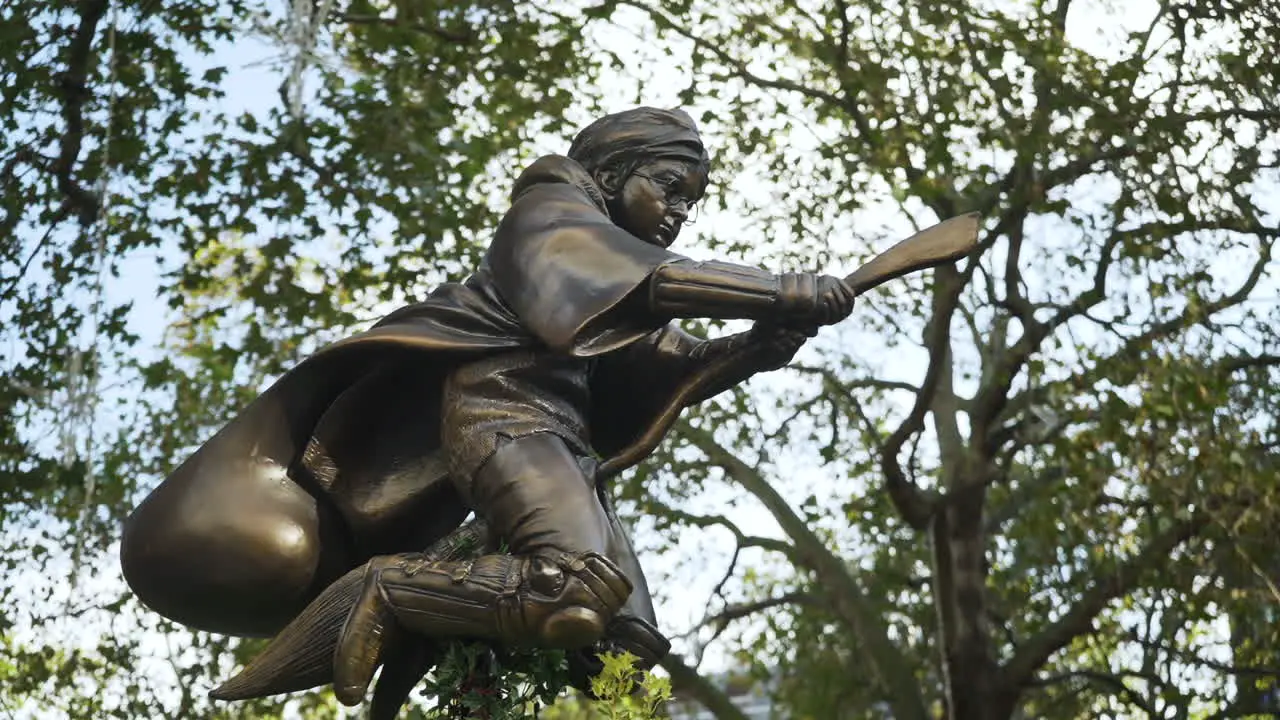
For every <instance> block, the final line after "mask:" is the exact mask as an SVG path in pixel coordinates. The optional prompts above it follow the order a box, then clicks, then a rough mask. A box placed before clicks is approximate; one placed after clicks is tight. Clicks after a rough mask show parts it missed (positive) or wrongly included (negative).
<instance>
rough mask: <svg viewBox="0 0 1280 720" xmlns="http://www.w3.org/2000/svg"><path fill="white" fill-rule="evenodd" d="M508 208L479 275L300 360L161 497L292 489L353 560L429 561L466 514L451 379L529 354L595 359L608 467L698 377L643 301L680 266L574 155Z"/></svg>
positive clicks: (593, 419) (680, 336) (600, 438)
mask: <svg viewBox="0 0 1280 720" xmlns="http://www.w3.org/2000/svg"><path fill="white" fill-rule="evenodd" d="M512 197H513V202H512V207H511V209H510V210H509V211H508V213H507V214H506V216H505V217H504V218H503V220H502V222H501V224H500V226H499V227H498V229H497V232H496V234H495V237H494V239H493V242H492V244H491V246H490V248H489V250H488V253H487V255H486V257H485V260H484V262H483V263H482V265H481V267H480V268H479V269H478V270H477V272H476V273H475V274H474V275H472V276H471V277H470V278H468V279H467V280H466V281H465V282H462V283H451V284H447V285H444V286H442V287H440V288H438V289H437V290H436V291H435V292H433V293H431V295H430V296H428V297H427V298H426V299H425V300H423V301H422V302H419V303H416V304H413V305H409V306H407V307H404V308H401V309H400V310H397V311H395V312H393V313H391V314H390V315H388V316H387V317H386V318H384V319H383V320H381V321H380V322H379V323H377V325H375V326H374V327H373V328H372V329H370V330H369V331H367V332H363V333H360V334H358V335H355V336H354V337H350V338H347V339H345V340H341V341H339V342H336V343H334V344H332V345H330V346H328V347H326V348H324V349H322V350H321V351H319V352H317V353H316V354H315V355H313V356H311V357H309V358H308V359H306V360H305V361H303V362H302V363H300V364H299V365H298V366H297V367H295V368H294V369H293V370H291V371H289V372H288V373H286V374H285V375H284V376H282V377H281V378H280V379H279V380H278V381H277V382H276V383H275V384H273V385H272V386H271V387H270V388H269V389H267V390H266V391H265V392H264V393H263V394H262V395H260V396H259V397H258V398H257V399H256V400H255V401H254V402H253V403H251V404H250V405H249V406H248V407H247V408H245V410H244V411H243V412H242V413H240V415H239V416H238V417H236V418H235V419H234V420H233V421H232V422H231V423H229V424H228V425H227V426H226V427H224V428H223V429H222V430H221V431H219V432H218V433H217V434H216V435H215V436H214V437H213V438H212V439H210V440H209V441H208V442H207V443H205V444H204V445H203V446H202V447H201V448H200V449H199V450H198V451H197V452H196V453H195V454H193V455H192V456H191V457H190V458H189V459H188V460H187V461H186V462H184V463H183V464H182V465H181V466H179V467H178V468H177V469H176V470H175V471H174V472H173V474H172V475H171V476H170V477H169V479H168V480H167V481H166V482H165V483H164V484H163V485H162V486H161V487H159V488H157V490H156V492H155V494H154V495H153V497H154V496H155V495H162V494H164V493H166V492H167V491H168V489H167V488H168V487H169V486H174V487H175V488H176V487H177V486H181V485H183V484H185V482H184V478H185V479H186V480H190V479H191V478H193V477H194V476H196V475H205V474H213V475H217V476H222V477H232V476H236V475H237V474H243V473H259V474H265V475H266V477H264V478H263V479H269V478H275V479H277V480H278V481H280V482H288V481H289V479H292V480H293V481H295V482H297V483H299V484H301V485H302V486H303V487H305V488H307V489H308V491H310V492H311V493H312V494H313V495H315V496H316V497H317V498H321V499H322V500H321V501H322V502H326V503H329V504H331V505H332V507H334V508H335V509H336V510H337V512H338V514H339V515H340V516H341V518H342V520H343V522H344V523H345V526H346V527H345V528H344V529H343V530H344V532H343V534H345V535H346V536H347V537H348V538H349V540H350V542H351V549H352V550H353V551H354V553H353V556H352V558H351V559H352V560H353V561H354V562H357V563H358V562H362V561H363V560H364V559H366V558H367V557H370V556H372V555H376V554H384V553H392V552H403V551H413V550H419V549H424V548H426V547H427V546H428V545H430V544H431V543H432V542H434V541H435V540H437V539H439V538H440V537H443V536H444V535H445V534H447V533H448V532H450V531H451V530H453V529H454V528H456V527H457V526H458V525H459V524H460V523H461V522H462V521H463V520H464V519H465V518H466V516H467V514H468V513H469V512H470V509H469V508H468V507H466V505H465V504H464V503H463V501H462V500H461V498H460V497H459V495H458V493H457V491H456V490H455V489H454V486H453V483H452V482H450V479H449V476H448V462H447V460H446V458H445V457H444V455H445V454H444V453H443V452H442V451H441V445H440V437H441V428H440V416H441V401H442V398H441V390H442V386H443V382H444V379H445V378H446V377H447V375H448V373H450V372H451V371H452V370H453V369H454V368H456V367H458V366H459V364H460V363H464V362H468V361H471V360H476V359H479V358H483V357H486V356H493V355H496V354H500V353H505V352H511V351H515V350H520V349H529V348H542V349H549V350H551V351H554V352H556V353H564V354H566V355H569V356H574V357H581V358H595V361H594V362H593V363H592V365H593V371H592V374H591V376H590V388H589V390H590V393H591V403H592V410H591V413H590V424H591V433H590V435H591V443H592V446H593V448H594V450H595V451H596V452H597V453H598V454H599V455H601V456H606V457H607V456H608V455H610V454H611V453H612V452H614V451H616V450H617V449H620V448H621V447H623V446H624V445H625V444H627V443H628V442H630V441H631V440H632V439H633V438H634V437H635V436H636V435H637V434H638V433H639V432H641V431H643V429H644V428H645V427H646V426H647V424H648V421H649V420H650V419H651V417H652V414H653V413H654V412H656V410H657V409H658V408H659V407H661V404H662V402H663V401H664V400H665V398H666V397H668V396H669V394H670V392H671V391H672V389H673V388H674V387H675V385H676V384H677V383H678V382H679V380H680V379H682V377H683V376H684V375H685V374H687V372H688V371H690V370H691V369H692V368H689V367H687V366H688V365H689V362H688V357H687V356H688V354H689V351H690V350H691V349H692V348H693V347H695V346H696V345H697V344H698V342H699V341H697V340H696V339H694V338H692V337H691V336H689V335H688V334H686V333H684V332H683V331H681V330H679V329H678V328H677V327H675V326H674V325H668V321H667V320H666V319H664V318H656V317H653V316H652V315H651V314H650V313H648V312H647V298H645V297H643V296H640V294H641V293H644V292H646V287H647V282H646V281H647V279H648V277H649V275H650V274H651V273H652V272H653V270H654V269H655V268H657V267H658V266H659V265H662V264H664V263H667V262H672V261H680V260H684V258H682V257H681V256H679V255H676V254H674V253H671V252H669V251H667V250H665V249H663V248H660V247H658V246H655V245H651V244H648V243H645V242H643V241H641V240H639V239H638V238H636V237H634V236H632V235H631V234H629V233H627V232H626V231H624V230H622V229H621V228H619V227H618V226H616V225H614V224H613V223H612V221H611V220H610V218H609V216H608V214H607V211H606V209H605V205H604V202H603V200H602V198H601V196H600V192H599V190H598V188H596V186H595V185H594V183H593V182H592V181H591V179H590V177H589V176H588V175H587V174H586V172H585V171H584V170H583V169H582V168H581V167H580V166H579V165H578V164H577V163H575V162H573V161H572V160H569V159H568V158H564V157H560V156H547V157H544V158H541V159H540V160H538V161H537V162H535V163H534V164H533V165H532V166H531V167H530V168H529V169H528V170H526V171H525V172H524V174H523V175H522V176H521V177H520V179H519V180H518V181H517V184H516V189H515V191H514V192H513V193H512ZM286 475H287V478H286ZM218 480H219V478H217V477H214V478H209V477H203V478H200V482H201V484H203V483H205V482H209V481H214V482H217V481H218Z"/></svg>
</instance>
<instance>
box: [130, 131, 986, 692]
mask: <svg viewBox="0 0 1280 720" xmlns="http://www.w3.org/2000/svg"><path fill="white" fill-rule="evenodd" d="M709 170H710V159H709V156H708V154H707V151H706V149H705V147H704V145H703V142H702V139H701V136H700V135H699V133H698V131H697V128H696V126H695V124H694V122H693V120H692V119H691V118H690V117H689V116H688V115H687V114H685V113H684V112H682V111H679V110H660V109H655V108H637V109H634V110H628V111H626V112H622V113H617V114H614V115H610V116H607V117H605V118H602V119H600V120H598V121H596V122H595V123H593V124H592V125H590V126H588V127H587V128H585V129H584V130H583V131H582V132H581V133H579V135H578V136H577V137H576V138H575V139H574V141H573V144H572V146H571V147H570V149H569V151H568V154H567V155H566V156H559V155H552V156H546V157H543V158H540V159H538V160H537V161H536V162H534V163H533V164H532V165H530V166H529V167H528V168H527V169H525V170H524V172H523V173H522V174H521V175H520V176H519V178H518V179H517V180H516V181H515V184H514V189H513V190H512V193H511V206H510V209H509V210H508V211H507V212H506V214H505V216H504V217H503V219H502V221H501V223H500V224H499V226H498V228H497V230H496V232H495V234H494V236H493V239H492V242H491V244H490V246H489V249H488V251H487V253H486V255H485V257H484V259H483V261H482V262H481V264H480V265H479V267H477V268H476V269H475V272H474V273H473V274H472V275H471V277H469V278H468V279H467V280H465V281H464V282H461V283H456V284H447V285H444V286H441V287H439V288H438V289H436V290H435V291H434V292H432V293H431V294H430V295H429V296H428V297H426V298H425V299H423V300H422V301H421V302H418V303H415V304H413V305H410V306H407V307H404V308H401V309H400V310H397V311H395V312H393V313H391V314H390V315H388V316H387V317H385V318H383V319H382V320H381V321H379V322H378V323H377V324H376V325H375V326H374V327H373V328H371V329H370V330H368V331H366V332H363V333H361V334H359V335H356V336H354V337H350V338H348V339H345V340H342V341H340V342H337V343H335V344H333V345H331V346H329V347H327V348H325V349H323V350H321V351H320V352H318V353H316V354H315V355H314V356H312V357H310V358H308V359H307V360H305V361H304V362H302V363H301V364H299V365H298V366H297V367H296V368H295V369H293V370H292V371H290V372H289V373H287V374H286V375H284V376H283V377H282V378H281V379H280V380H279V381H278V382H276V383H275V384H274V385H273V386H272V387H270V388H269V389H268V390H267V391H266V392H264V393H263V394H262V395H261V396H260V397H258V398H257V399H256V400H255V401H254V402H253V403H252V404H250V405H249V406H248V407H247V408H245V409H244V411H243V412H242V413H241V414H240V415H239V416H237V417H236V419H235V420H233V421H232V422H231V423H230V424H228V425H227V426H226V427H225V428H223V429H222V430H221V431H219V432H218V433H217V434H216V435H215V436H214V437H213V438H211V439H210V440H209V441H208V442H207V443H205V444H204V445H203V446H202V447H201V448H200V449H199V450H198V451H196V453H195V454H194V455H192V456H191V457H190V458H189V459H188V460H187V461H186V462H184V463H183V464H182V465H181V466H179V467H178V468H177V469H176V470H175V471H174V472H173V473H172V474H171V475H170V476H169V477H168V478H167V479H166V480H165V481H164V482H163V483H161V485H160V486H159V487H157V488H156V490H155V491H154V492H153V493H152V494H151V495H150V496H149V497H148V498H147V499H146V500H145V501H144V502H143V503H142V504H141V505H140V506H139V507H138V508H137V509H136V510H135V512H134V513H133V515H132V516H131V517H130V518H129V520H128V522H127V524H126V527H125V529H124V538H123V543H122V546H121V553H122V564H123V567H124V572H125V577H126V578H127V580H128V582H129V584H130V586H131V587H132V588H133V590H134V592H135V593H136V594H137V595H138V597H139V598H140V599H141V600H142V601H143V602H145V603H146V604H147V605H148V606H149V607H151V608H152V609H154V610H155V611H157V612H159V613H161V614H163V615H165V616H166V617H169V618H172V619H173V620H176V621H178V622H180V623H184V624H186V625H189V626H191V627H193V628H199V629H203V630H208V631H213V632H219V633H226V634H237V635H274V634H277V633H279V635H278V637H277V638H276V640H275V641H274V642H273V644H272V645H271V646H270V647H269V648H268V650H267V652H265V653H264V654H263V655H262V656H261V657H260V658H259V659H258V660H257V661H255V663H254V664H251V666H250V667H249V668H247V669H246V670H245V672H244V673H242V674H241V675H240V676H238V677H237V678H235V679H233V680H232V681H231V682H229V683H227V684H226V685H224V686H223V687H222V688H220V689H219V690H218V691H216V692H215V695H216V696H218V697H224V698H228V699H230V698H237V697H250V696H254V695H263V694H270V693H276V692H286V691H289V690H296V689H302V688H305V687H312V686H315V685H319V684H323V683H328V682H332V683H333V684H334V687H335V691H336V692H337V694H338V696H339V698H340V699H342V700H343V701H344V702H347V703H356V702H359V701H360V700H361V699H362V698H363V697H364V695H365V692H366V690H367V687H368V685H369V683H370V679H371V677H372V675H373V673H374V671H375V670H376V669H377V667H378V666H379V665H380V664H384V663H386V664H387V666H388V667H387V671H385V672H384V673H383V675H382V678H383V679H382V681H380V682H381V683H386V684H388V685H389V686H390V685H395V686H396V688H397V689H396V690H395V691H394V692H391V693H390V696H396V697H400V693H401V691H403V693H407V692H408V689H407V688H411V687H412V685H413V683H414V682H416V679H417V678H419V677H421V673H422V672H424V671H425V669H426V668H427V667H429V665H430V662H431V652H430V648H431V647H432V645H431V643H432V642H433V641H439V640H444V639H455V638H465V639H480V640H486V641H489V642H492V643H494V644H496V645H513V646H520V645H523V646H534V647H549V648H562V649H566V650H569V651H571V658H572V657H575V654H576V657H578V659H579V660H580V661H581V662H586V663H587V665H589V664H590V663H589V660H586V659H588V658H590V656H591V652H592V650H593V649H595V648H600V647H621V648H624V649H628V650H630V651H632V652H634V653H635V654H637V655H638V656H639V657H640V658H641V659H642V662H643V663H644V664H646V665H652V664H654V663H656V662H658V661H659V660H660V659H661V657H662V656H663V655H664V654H665V653H666V651H667V648H668V643H667V641H666V639H665V638H663V637H662V635H661V634H660V633H659V632H658V630H657V627H656V625H657V621H656V618H655V617H654V612H653V605H652V602H651V600H650V597H649V592H648V589H647V586H646V583H645V578H644V574H643V573H642V571H641V569H640V564H639V562H638V560H637V558H636V556H635V553H634V551H633V550H632V546H631V542H630V540H629V538H628V537H627V534H626V531H625V530H624V528H623V527H622V525H621V523H619V522H618V520H617V517H616V515H615V514H614V513H613V511H612V508H611V507H609V503H608V500H607V496H606V495H605V494H604V493H603V492H602V491H601V490H602V489H601V487H600V478H601V477H602V476H603V475H605V474H608V473H614V472H616V471H617V470H618V469H620V464H619V463H620V462H622V461H621V460H618V459H617V458H623V457H625V458H626V460H625V462H626V463H627V464H633V463H634V462H635V461H637V460H638V459H639V458H640V457H643V455H644V454H645V453H646V452H648V451H650V450H651V449H652V446H653V444H654V443H656V442H657V440H658V439H659V438H660V437H661V434H662V432H663V431H665V428H666V425H669V422H670V420H671V418H672V417H674V413H675V412H678V411H679V409H680V407H683V406H684V405H686V404H689V403H693V402H698V401H701V400H704V399H706V398H708V397H711V396H713V395H715V394H716V393H719V392H721V391H723V390H725V389H727V388H730V387H732V386H734V385H735V384H737V383H740V382H742V381H744V380H746V379H747V378H749V377H751V376H752V375H753V374H755V373H757V372H760V371H764V370H769V369H774V368H777V367H781V366H783V365H785V364H786V363H787V362H788V361H789V360H790V358H791V357H792V356H793V355H794V354H795V352H796V350H797V349H798V348H799V347H800V346H801V345H802V344H803V342H804V341H805V340H806V339H807V338H808V337H811V336H812V335H813V334H814V333H815V332H816V330H817V328H818V327H819V326H821V325H825V324H831V323H835V322H838V321H840V320H841V319H843V318H845V317H846V316H847V315H848V314H849V313H850V312H851V310H852V308H853V304H854V298H855V295H856V294H857V293H858V292H861V291H862V290H865V289H866V288H867V287H870V286H873V285H874V284H877V283H878V282H879V281H882V280H883V279H885V278H888V277H893V276H896V275H900V274H902V273H903V272H907V271H910V270H912V269H918V268H919V267H924V266H927V265H930V264H936V263H937V262H941V261H945V260H949V259H954V258H955V257H956V256H957V255H958V254H959V253H961V252H963V251H964V250H967V248H968V245H965V242H968V243H969V245H971V244H972V242H971V240H968V239H967V237H968V235H971V234H972V227H970V226H973V225H976V221H973V220H972V219H971V218H970V219H968V221H967V222H966V224H965V226H964V227H963V228H957V227H956V226H953V227H952V228H951V230H950V231H948V232H944V233H943V234H942V235H937V234H935V235H934V236H931V238H932V242H933V243H934V245H929V244H928V243H927V242H923V241H917V242H915V244H914V245H911V246H910V247H908V245H907V243H904V244H903V245H901V246H899V248H895V251H896V252H897V254H896V255H894V256H893V257H892V258H890V260H889V261H883V257H882V259H878V260H877V262H880V263H881V264H880V266H878V267H876V268H874V269H873V271H871V272H868V273H864V275H863V277H861V278H859V277H857V274H856V273H855V275H854V276H851V277H850V278H849V282H845V281H842V280H840V279H837V278H833V277H830V276H825V275H821V274H816V273H786V274H775V273H772V272H769V271H766V270H762V269H759V268H753V267H747V266H742V265H736V264H732V263H727V262H719V261H716V262H694V261H692V260H689V259H688V258H685V257H683V256H681V255H678V254H676V253H674V252H672V251H671V250H669V249H668V248H669V247H670V246H671V245H672V244H673V243H674V242H675V241H676V239H677V238H678V236H679V234H680V231H681V228H682V226H684V224H685V223H686V220H687V219H688V217H689V214H690V211H691V209H692V207H693V206H694V204H695V203H696V202H698V201H699V200H701V199H702V197H703V194H704V193H705V191H706V188H707V184H708V173H709ZM953 222H955V221H953ZM944 230H945V228H944ZM929 239H930V238H925V240H929ZM908 242H911V241H908ZM939 242H941V244H940V245H939V244H938V243H939ZM902 248H906V249H902ZM922 248H923V250H922ZM891 252H894V251H891ZM888 255H889V254H888V253H887V254H886V256H888ZM872 265H875V263H873V264H872ZM869 267H870V266H869ZM682 318H724V319H730V318H744V319H751V320H755V321H756V325H755V326H754V327H753V328H752V329H751V330H749V331H747V332H745V333H741V334H738V335H732V336H728V337H724V338H719V339H714V340H702V339H699V338H696V337H694V336H692V335H690V334H688V333H686V332H685V331H683V330H681V329H680V327H679V325H678V321H679V320H680V319H682ZM663 423H666V425H664V424H663ZM655 428H656V430H655ZM624 450H625V451H626V452H623V451H624ZM620 453H621V454H620ZM610 457H614V458H615V461H610V462H612V464H610V462H606V463H605V472H604V473H602V472H600V467H601V466H600V462H599V460H598V459H599V458H610ZM473 514H474V516H475V517H476V518H477V520H475V521H473V523H471V524H468V525H464V521H466V519H467V518H468V516H471V515H473ZM499 543H501V546H502V547H503V548H504V551H503V552H497V548H498V547H499ZM464 546H465V547H464ZM406 639H412V641H410V640H406ZM405 647H412V648H415V650H414V651H413V652H409V653H407V654H406V653H405V652H404V651H403V649H404V648H405ZM392 664H396V665H397V666H396V667H394V668H393V667H392ZM406 668H409V669H408V670H406ZM381 687H382V685H381V684H380V690H379V693H378V694H379V695H382V694H383V693H382V692H381ZM398 705H399V700H398V699H396V700H393V701H388V702H386V703H383V706H384V712H385V708H387V707H390V708H391V710H390V711H389V712H391V713H394V709H395V707H398Z"/></svg>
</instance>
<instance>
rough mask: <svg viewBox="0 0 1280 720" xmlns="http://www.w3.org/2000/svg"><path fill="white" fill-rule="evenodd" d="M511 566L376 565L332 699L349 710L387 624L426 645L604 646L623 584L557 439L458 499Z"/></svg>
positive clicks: (502, 562) (482, 478)
mask: <svg viewBox="0 0 1280 720" xmlns="http://www.w3.org/2000/svg"><path fill="white" fill-rule="evenodd" d="M461 489H462V490H463V494H464V495H466V496H469V497H470V498H472V500H473V503H474V506H475V508H476V510H477V512H478V513H479V514H481V515H482V516H483V517H484V518H485V520H486V521H487V522H488V524H489V527H490V530H491V531H492V533H493V534H494V536H496V537H497V538H499V539H500V540H501V541H502V542H504V543H505V544H506V549H507V551H508V553H509V554H507V553H504V554H496V555H485V556H482V557H479V558H477V559H474V560H469V561H434V562H433V561H426V560H420V559H416V558H415V557H414V556H412V555H397V556H392V557H387V558H378V559H375V560H374V561H372V562H371V563H370V565H369V573H368V575H367V576H366V583H365V591H364V595H363V596H362V598H361V600H360V601H359V602H358V603H357V605H356V607H355V608H354V609H353V611H352V614H351V616H350V618H349V619H348V621H347V627H346V628H344V630H343V638H342V641H341V642H340V644H339V647H338V652H337V658H336V663H335V673H334V675H335V677H334V680H335V682H334V690H335V692H336V693H337V695H338V697H339V699H341V700H342V701H343V702H347V703H355V702H358V701H359V700H360V698H361V697H362V696H363V693H364V690H365V688H366V687H367V686H368V682H369V679H370V678H371V677H372V674H373V671H374V669H375V668H376V665H377V662H378V656H379V655H380V652H381V649H380V643H381V642H382V641H383V638H384V628H385V627H386V626H387V625H389V624H396V625H399V626H401V627H403V628H405V629H406V630H409V631H411V632H414V633H417V634H421V635H424V636H427V637H432V638H475V639H484V640H491V641H494V642H497V643H501V644H509V645H534V646H540V647H555V648H564V649H574V648H582V647H585V646H588V645H591V644H592V643H594V642H596V641H598V640H599V639H601V638H602V637H603V636H604V633H605V630H606V628H607V627H608V626H609V623H610V621H611V620H612V619H613V618H614V616H615V615H616V614H617V613H618V611H619V610H620V609H621V608H622V607H623V606H624V604H625V603H626V601H627V598H628V596H629V595H630V594H631V589H632V584H631V582H630V581H629V580H628V579H627V577H626V576H625V575H624V574H623V573H622V571H621V570H620V569H619V568H618V566H617V565H615V564H614V563H613V562H612V561H611V560H609V559H608V558H607V557H606V553H607V552H608V550H609V545H610V542H611V540H612V529H611V527H610V524H609V519H608V517H607V516H606V515H605V512H604V509H603V508H602V507H601V505H600V502H599V500H598V499H597V498H596V495H595V488H594V482H593V480H592V478H590V477H588V476H587V474H586V473H584V472H583V470H582V468H581V466H580V465H579V463H578V460H577V458H576V457H574V455H573V454H572V453H571V452H570V451H569V449H568V448H567V447H566V446H565V444H564V442H563V441H562V440H560V438H558V437H556V436H554V435H550V434H538V435H531V436H528V437H524V438H520V439H517V440H512V441H510V442H507V443H505V444H503V445H502V446H501V447H500V448H498V450H497V451H496V452H495V453H494V454H493V456H492V457H490V458H489V459H488V460H487V461H486V462H485V463H484V465H483V466H482V467H481V468H480V470H479V472H477V473H476V476H475V478H473V479H472V480H471V482H470V483H469V484H468V485H467V487H464V488H461Z"/></svg>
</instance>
